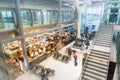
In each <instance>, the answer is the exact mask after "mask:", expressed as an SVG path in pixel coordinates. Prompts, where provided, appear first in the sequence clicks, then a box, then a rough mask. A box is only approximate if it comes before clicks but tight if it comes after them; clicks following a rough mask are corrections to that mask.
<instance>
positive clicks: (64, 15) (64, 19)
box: [62, 11, 68, 22]
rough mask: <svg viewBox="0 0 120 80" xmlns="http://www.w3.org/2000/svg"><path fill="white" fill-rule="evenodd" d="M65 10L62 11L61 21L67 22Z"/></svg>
mask: <svg viewBox="0 0 120 80" xmlns="http://www.w3.org/2000/svg"><path fill="white" fill-rule="evenodd" d="M67 15H68V13H67V11H62V22H67Z"/></svg>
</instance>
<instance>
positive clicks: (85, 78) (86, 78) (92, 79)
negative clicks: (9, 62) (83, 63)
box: [82, 73, 101, 80]
mask: <svg viewBox="0 0 120 80" xmlns="http://www.w3.org/2000/svg"><path fill="white" fill-rule="evenodd" d="M82 80H101V79H99V78H97V77H96V76H92V75H90V74H87V73H85V74H84V76H82Z"/></svg>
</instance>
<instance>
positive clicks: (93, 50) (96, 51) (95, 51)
mask: <svg viewBox="0 0 120 80" xmlns="http://www.w3.org/2000/svg"><path fill="white" fill-rule="evenodd" d="M91 52H94V53H105V54H109V55H110V53H109V52H104V51H98V50H95V49H92V50H91Z"/></svg>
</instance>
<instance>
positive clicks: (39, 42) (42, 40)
mask: <svg viewBox="0 0 120 80" xmlns="http://www.w3.org/2000/svg"><path fill="white" fill-rule="evenodd" d="M25 41H26V49H27V56H28V62H29V64H30V68H31V66H32V65H33V64H39V63H40V62H41V61H43V60H44V59H46V58H47V57H48V56H50V55H52V54H53V53H55V52H56V50H57V47H56V46H57V43H58V41H59V35H58V33H57V31H51V32H47V33H42V34H40V35H36V36H32V37H28V38H26V39H25Z"/></svg>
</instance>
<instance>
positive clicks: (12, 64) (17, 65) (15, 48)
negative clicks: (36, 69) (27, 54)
mask: <svg viewBox="0 0 120 80" xmlns="http://www.w3.org/2000/svg"><path fill="white" fill-rule="evenodd" d="M4 55H5V62H6V64H7V70H8V73H9V76H10V78H11V80H15V79H16V78H17V77H19V76H20V75H22V71H24V69H25V66H24V54H23V51H22V47H21V41H20V40H17V41H13V42H9V43H6V44H4ZM13 74H14V75H13Z"/></svg>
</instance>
